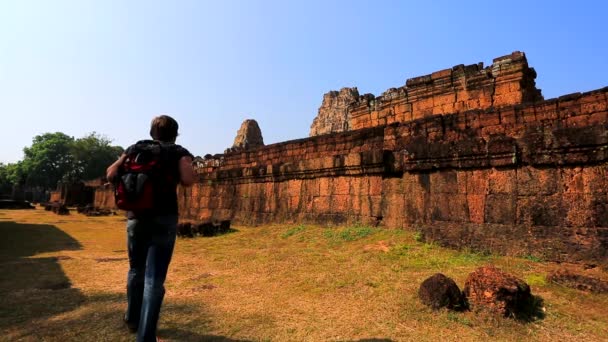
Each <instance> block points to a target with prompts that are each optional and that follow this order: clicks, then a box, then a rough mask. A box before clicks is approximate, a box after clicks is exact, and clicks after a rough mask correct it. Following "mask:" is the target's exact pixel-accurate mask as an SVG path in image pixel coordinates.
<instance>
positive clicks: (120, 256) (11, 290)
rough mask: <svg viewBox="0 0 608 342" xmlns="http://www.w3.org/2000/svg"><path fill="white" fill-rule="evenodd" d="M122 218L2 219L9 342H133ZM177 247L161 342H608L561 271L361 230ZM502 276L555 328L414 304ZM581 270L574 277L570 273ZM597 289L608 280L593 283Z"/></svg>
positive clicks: (265, 235)
mask: <svg viewBox="0 0 608 342" xmlns="http://www.w3.org/2000/svg"><path fill="white" fill-rule="evenodd" d="M124 225H125V222H124V218H122V217H119V216H113V217H95V218H88V217H86V216H82V215H80V214H76V213H75V212H73V213H72V214H71V215H69V216H57V215H55V214H52V213H50V212H45V211H43V210H40V209H37V210H29V211H28V210H13V211H9V210H0V234H1V235H2V239H0V332H1V333H0V340H6V341H13V340H24V341H123V340H124V341H130V340H134V336H133V335H130V334H129V333H128V332H127V330H126V328H125V327H123V325H122V322H121V316H122V314H123V312H124V310H125V307H126V305H125V282H126V273H127V269H128V262H127V259H126V258H127V255H126V237H125V228H124ZM233 228H235V231H234V232H232V233H229V234H226V235H223V236H217V237H211V238H202V237H201V238H194V239H178V241H177V244H176V249H175V254H174V258H173V261H172V264H171V266H170V270H169V275H168V279H167V282H166V288H167V294H166V297H165V303H164V306H163V310H162V313H161V319H160V324H159V336H160V337H161V338H164V339H166V340H169V341H207V340H215V341H357V340H364V339H377V340H385V341H388V340H392V341H438V340H439V341H444V340H447V341H463V340H464V341H470V340H478V341H487V340H504V341H528V340H541V341H602V340H608V318H607V317H608V295H597V294H589V293H584V292H581V291H577V290H572V289H568V288H564V287H561V286H558V285H554V284H550V283H547V281H546V280H545V276H546V274H547V273H548V272H550V271H552V270H555V269H557V268H558V267H562V266H563V265H556V264H552V263H546V262H543V261H541V260H538V259H534V258H527V259H526V258H522V259H518V258H507V257H498V256H488V255H480V254H475V253H471V252H458V251H453V250H449V249H445V248H441V247H438V246H435V245H432V244H425V243H423V242H421V241H418V240H419V238H418V237H417V236H416V234H414V233H413V232H410V231H404V230H393V229H379V228H370V227H365V226H351V227H338V228H327V227H319V226H307V225H272V226H264V227H240V226H237V227H233ZM486 264H495V265H496V266H497V267H499V268H501V269H502V270H504V271H506V272H509V273H511V274H513V275H515V276H517V277H520V278H522V279H524V280H526V281H527V282H528V283H529V284H530V285H531V287H532V292H533V294H535V295H537V296H540V297H542V299H543V301H544V308H545V310H546V311H545V317H544V318H542V319H537V320H533V321H531V322H522V321H516V320H513V319H505V318H499V317H494V316H491V315H488V314H483V313H475V312H464V313H452V312H448V311H437V312H433V311H431V310H430V309H428V308H426V307H425V306H423V305H422V304H421V303H420V302H419V301H418V298H417V290H418V287H419V285H420V283H421V282H422V281H423V280H424V279H426V278H427V277H429V276H431V275H432V274H434V273H437V272H441V273H444V274H445V275H447V276H449V277H452V278H453V279H454V280H455V281H456V283H457V284H458V285H459V286H460V287H461V288H462V287H463V285H464V281H465V279H466V277H467V275H468V274H469V273H470V272H472V271H473V270H474V269H475V268H477V267H479V266H482V265H486ZM572 267H575V266H572ZM587 272H593V274H594V275H596V276H600V277H604V278H605V277H606V276H607V274H606V272H603V271H602V270H599V269H594V270H591V271H587Z"/></svg>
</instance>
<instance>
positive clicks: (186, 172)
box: [179, 156, 195, 186]
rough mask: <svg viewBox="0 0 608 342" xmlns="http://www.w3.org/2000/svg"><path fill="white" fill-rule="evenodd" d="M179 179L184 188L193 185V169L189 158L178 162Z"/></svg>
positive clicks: (186, 157)
mask: <svg viewBox="0 0 608 342" xmlns="http://www.w3.org/2000/svg"><path fill="white" fill-rule="evenodd" d="M179 177H180V182H181V183H182V185H184V186H190V185H192V184H194V180H195V174H194V167H192V158H191V157H189V156H185V157H182V158H181V159H180V160H179Z"/></svg>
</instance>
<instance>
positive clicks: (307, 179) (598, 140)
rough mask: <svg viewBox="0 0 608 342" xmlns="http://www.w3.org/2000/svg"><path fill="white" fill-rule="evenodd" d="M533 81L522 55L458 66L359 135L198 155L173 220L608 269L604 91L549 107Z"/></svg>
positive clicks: (362, 121) (412, 86)
mask: <svg viewBox="0 0 608 342" xmlns="http://www.w3.org/2000/svg"><path fill="white" fill-rule="evenodd" d="M534 76H535V73H534V71H533V70H532V69H530V68H528V66H527V62H526V61H525V56H524V55H523V54H522V53H514V54H512V55H510V56H507V57H501V58H498V59H495V60H494V63H493V65H492V66H491V67H489V68H485V69H483V68H481V67H480V66H477V65H473V66H469V67H464V66H458V67H455V68H452V69H448V70H444V71H441V72H437V73H433V74H432V75H430V76H424V77H422V78H416V79H413V80H409V81H408V84H407V86H406V87H404V88H400V89H398V90H395V91H394V92H393V91H391V93H395V94H397V95H395V96H393V95H391V96H386V95H387V93H385V95H383V96H382V99H381V100H378V99H375V100H372V99H370V100H369V101H368V102H367V103H368V104H369V103H372V102H373V106H371V105H369V106H368V105H366V106H367V107H365V106H363V107H357V109H356V110H354V111H352V112H351V119H352V120H354V121H353V124H352V125H351V128H354V129H355V130H351V131H345V132H340V133H334V134H325V135H319V136H313V137H310V138H306V139H300V140H292V141H287V142H282V143H278V144H272V145H267V146H264V147H260V148H256V149H252V150H248V151H240V152H231V153H227V154H223V155H216V156H215V157H209V158H207V159H204V160H203V161H201V163H200V164H199V166H200V167H199V168H198V172H199V178H200V179H199V182H198V183H197V184H195V185H194V186H193V187H191V188H179V190H178V195H179V206H180V215H181V219H182V220H189V221H206V220H217V221H221V220H232V222H233V223H234V224H249V225H257V224H264V223H272V222H314V223H321V224H342V223H354V222H359V223H364V224H372V225H380V226H384V227H387V228H410V229H415V230H418V231H420V232H421V233H422V235H423V236H424V237H425V239H427V240H429V241H436V242H438V243H441V244H444V245H447V246H452V247H457V248H459V247H470V248H474V249H481V250H489V251H493V252H498V253H504V254H511V255H536V256H539V257H542V258H546V259H551V260H568V261H581V260H593V261H594V262H596V263H601V264H608V262H607V253H608V252H607V251H608V177H607V176H608V170H607V167H606V166H607V164H606V160H607V159H608V130H607V128H608V121H607V120H606V119H607V117H608V88H603V89H599V90H595V91H592V92H588V93H584V94H580V93H577V94H571V95H566V96H562V97H560V98H557V99H551V100H546V101H545V100H542V97H541V96H540V91H538V90H537V89H536V88H535V87H534ZM444 86H445V87H444ZM442 87H443V88H442ZM423 88H424V89H426V90H424V91H422V89H423ZM429 88H430V89H432V91H431V90H429ZM441 89H445V90H441ZM404 94H405V95H404ZM450 94H451V95H450ZM448 95H449V96H448ZM363 97H365V95H364V96H363ZM448 97H449V99H447V98H448ZM389 98H390V100H389ZM414 99H415V100H414ZM424 99H426V100H424ZM361 101H362V100H361V97H360V98H359V102H361ZM424 101H426V102H424ZM416 103H418V104H416ZM422 103H426V104H424V105H422ZM431 103H432V105H431ZM398 106H402V107H403V108H406V109H399V110H397V109H396V108H397V107H398ZM369 108H372V109H371V111H370V109H369ZM387 108H392V109H391V110H387ZM470 108H476V109H471V110H469V109H470ZM363 109H365V110H363ZM383 111H385V112H386V113H387V114H386V115H385V116H383V117H382V118H383V119H386V120H380V113H381V112H382V113H384V112H383ZM372 113H377V115H378V117H376V115H372ZM407 113H409V114H407ZM383 115H384V114H383ZM364 117H365V118H364ZM389 117H391V118H392V119H390V120H389ZM356 128H361V129H356ZM101 197H102V196H100V197H99V200H101ZM104 198H105V197H104ZM97 201H98V197H97V196H96V202H97ZM95 206H97V207H103V205H100V203H96V204H95Z"/></svg>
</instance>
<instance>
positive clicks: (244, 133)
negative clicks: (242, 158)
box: [232, 119, 264, 150]
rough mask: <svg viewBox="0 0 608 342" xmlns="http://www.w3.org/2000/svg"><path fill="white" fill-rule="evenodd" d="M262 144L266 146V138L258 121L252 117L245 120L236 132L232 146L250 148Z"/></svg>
mask: <svg viewBox="0 0 608 342" xmlns="http://www.w3.org/2000/svg"><path fill="white" fill-rule="evenodd" d="M262 146H264V138H263V137H262V131H261V130H260V126H258V123H257V121H255V120H251V119H247V120H245V121H243V123H242V124H241V128H239V130H238V132H237V133H236V138H234V144H232V148H234V149H238V150H240V149H243V150H248V149H252V148H258V147H262Z"/></svg>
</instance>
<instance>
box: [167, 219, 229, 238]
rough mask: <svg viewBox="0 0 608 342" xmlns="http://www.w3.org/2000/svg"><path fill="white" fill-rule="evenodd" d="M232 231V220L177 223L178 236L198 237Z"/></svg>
mask: <svg viewBox="0 0 608 342" xmlns="http://www.w3.org/2000/svg"><path fill="white" fill-rule="evenodd" d="M229 231H230V221H229V220H224V221H221V222H210V221H207V222H198V223H196V222H180V223H179V224H178V225H177V236H180V237H196V236H215V235H221V234H225V233H228V232H229Z"/></svg>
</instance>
